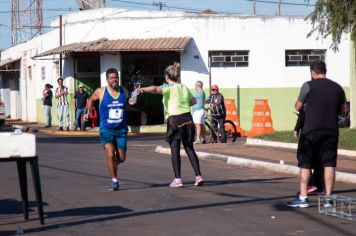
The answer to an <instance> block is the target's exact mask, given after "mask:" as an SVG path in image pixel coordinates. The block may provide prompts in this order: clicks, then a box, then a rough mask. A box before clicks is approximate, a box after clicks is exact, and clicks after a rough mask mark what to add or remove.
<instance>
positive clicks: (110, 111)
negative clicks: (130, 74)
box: [84, 68, 134, 191]
mask: <svg viewBox="0 0 356 236" xmlns="http://www.w3.org/2000/svg"><path fill="white" fill-rule="evenodd" d="M106 81H107V83H108V86H106V87H102V88H98V89H96V90H95V91H94V93H93V95H92V96H91V97H90V98H89V100H88V104H87V113H86V114H85V116H84V119H86V120H87V119H88V117H89V112H90V110H91V108H92V107H93V104H94V102H95V101H99V102H100V103H99V114H100V141H101V143H102V144H103V146H104V149H105V153H106V156H107V165H108V169H109V173H110V175H111V179H112V181H111V187H112V189H111V190H114V191H116V190H119V187H120V185H119V181H118V178H117V164H119V163H121V162H124V161H125V160H126V148H127V131H128V128H127V117H126V102H127V100H128V99H127V98H128V92H127V90H126V89H125V88H124V87H122V86H120V85H119V73H118V71H117V70H116V69H115V68H110V69H108V70H107V71H106ZM129 101H132V100H129ZM130 105H134V102H130Z"/></svg>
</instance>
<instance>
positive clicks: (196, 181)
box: [194, 175, 204, 186]
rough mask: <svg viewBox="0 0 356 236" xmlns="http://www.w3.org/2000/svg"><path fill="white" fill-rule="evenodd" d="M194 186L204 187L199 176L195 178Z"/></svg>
mask: <svg viewBox="0 0 356 236" xmlns="http://www.w3.org/2000/svg"><path fill="white" fill-rule="evenodd" d="M194 185H195V186H203V185H204V179H203V177H201V175H197V176H195V184H194Z"/></svg>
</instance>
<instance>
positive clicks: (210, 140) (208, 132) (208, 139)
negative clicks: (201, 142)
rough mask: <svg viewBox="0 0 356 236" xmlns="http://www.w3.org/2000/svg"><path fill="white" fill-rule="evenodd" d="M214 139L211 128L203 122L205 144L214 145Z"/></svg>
mask: <svg viewBox="0 0 356 236" xmlns="http://www.w3.org/2000/svg"><path fill="white" fill-rule="evenodd" d="M214 137H215V132H214V130H213V128H212V126H211V125H210V124H209V123H208V122H207V121H205V141H206V142H207V143H214V142H215V143H216V141H215V140H216V138H214Z"/></svg>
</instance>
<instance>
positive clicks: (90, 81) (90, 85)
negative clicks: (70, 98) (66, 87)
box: [74, 77, 100, 94]
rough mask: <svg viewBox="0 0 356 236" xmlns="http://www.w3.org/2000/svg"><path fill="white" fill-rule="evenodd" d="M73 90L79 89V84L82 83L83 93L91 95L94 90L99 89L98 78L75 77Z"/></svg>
mask: <svg viewBox="0 0 356 236" xmlns="http://www.w3.org/2000/svg"><path fill="white" fill-rule="evenodd" d="M74 81H75V83H74V88H75V90H78V89H79V84H80V83H83V85H84V89H85V91H87V92H88V93H89V94H93V92H94V91H95V89H97V88H99V87H100V78H99V77H85V78H81V77H77V78H75V80H74Z"/></svg>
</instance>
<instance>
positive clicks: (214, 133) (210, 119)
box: [204, 109, 239, 143]
mask: <svg viewBox="0 0 356 236" xmlns="http://www.w3.org/2000/svg"><path fill="white" fill-rule="evenodd" d="M205 110H206V115H205V122H204V124H205V127H206V132H205V133H206V134H205V140H206V142H209V143H217V142H219V143H223V142H224V141H226V142H227V143H230V142H231V143H233V142H235V141H236V138H237V137H238V136H239V134H238V132H237V129H236V126H235V124H234V122H232V121H231V120H225V121H224V131H225V138H226V140H222V138H221V134H220V129H219V127H218V126H219V123H218V122H217V119H216V118H214V116H212V115H211V114H210V112H209V111H208V110H207V109H205ZM213 124H218V125H217V127H215V126H214V125H213Z"/></svg>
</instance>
